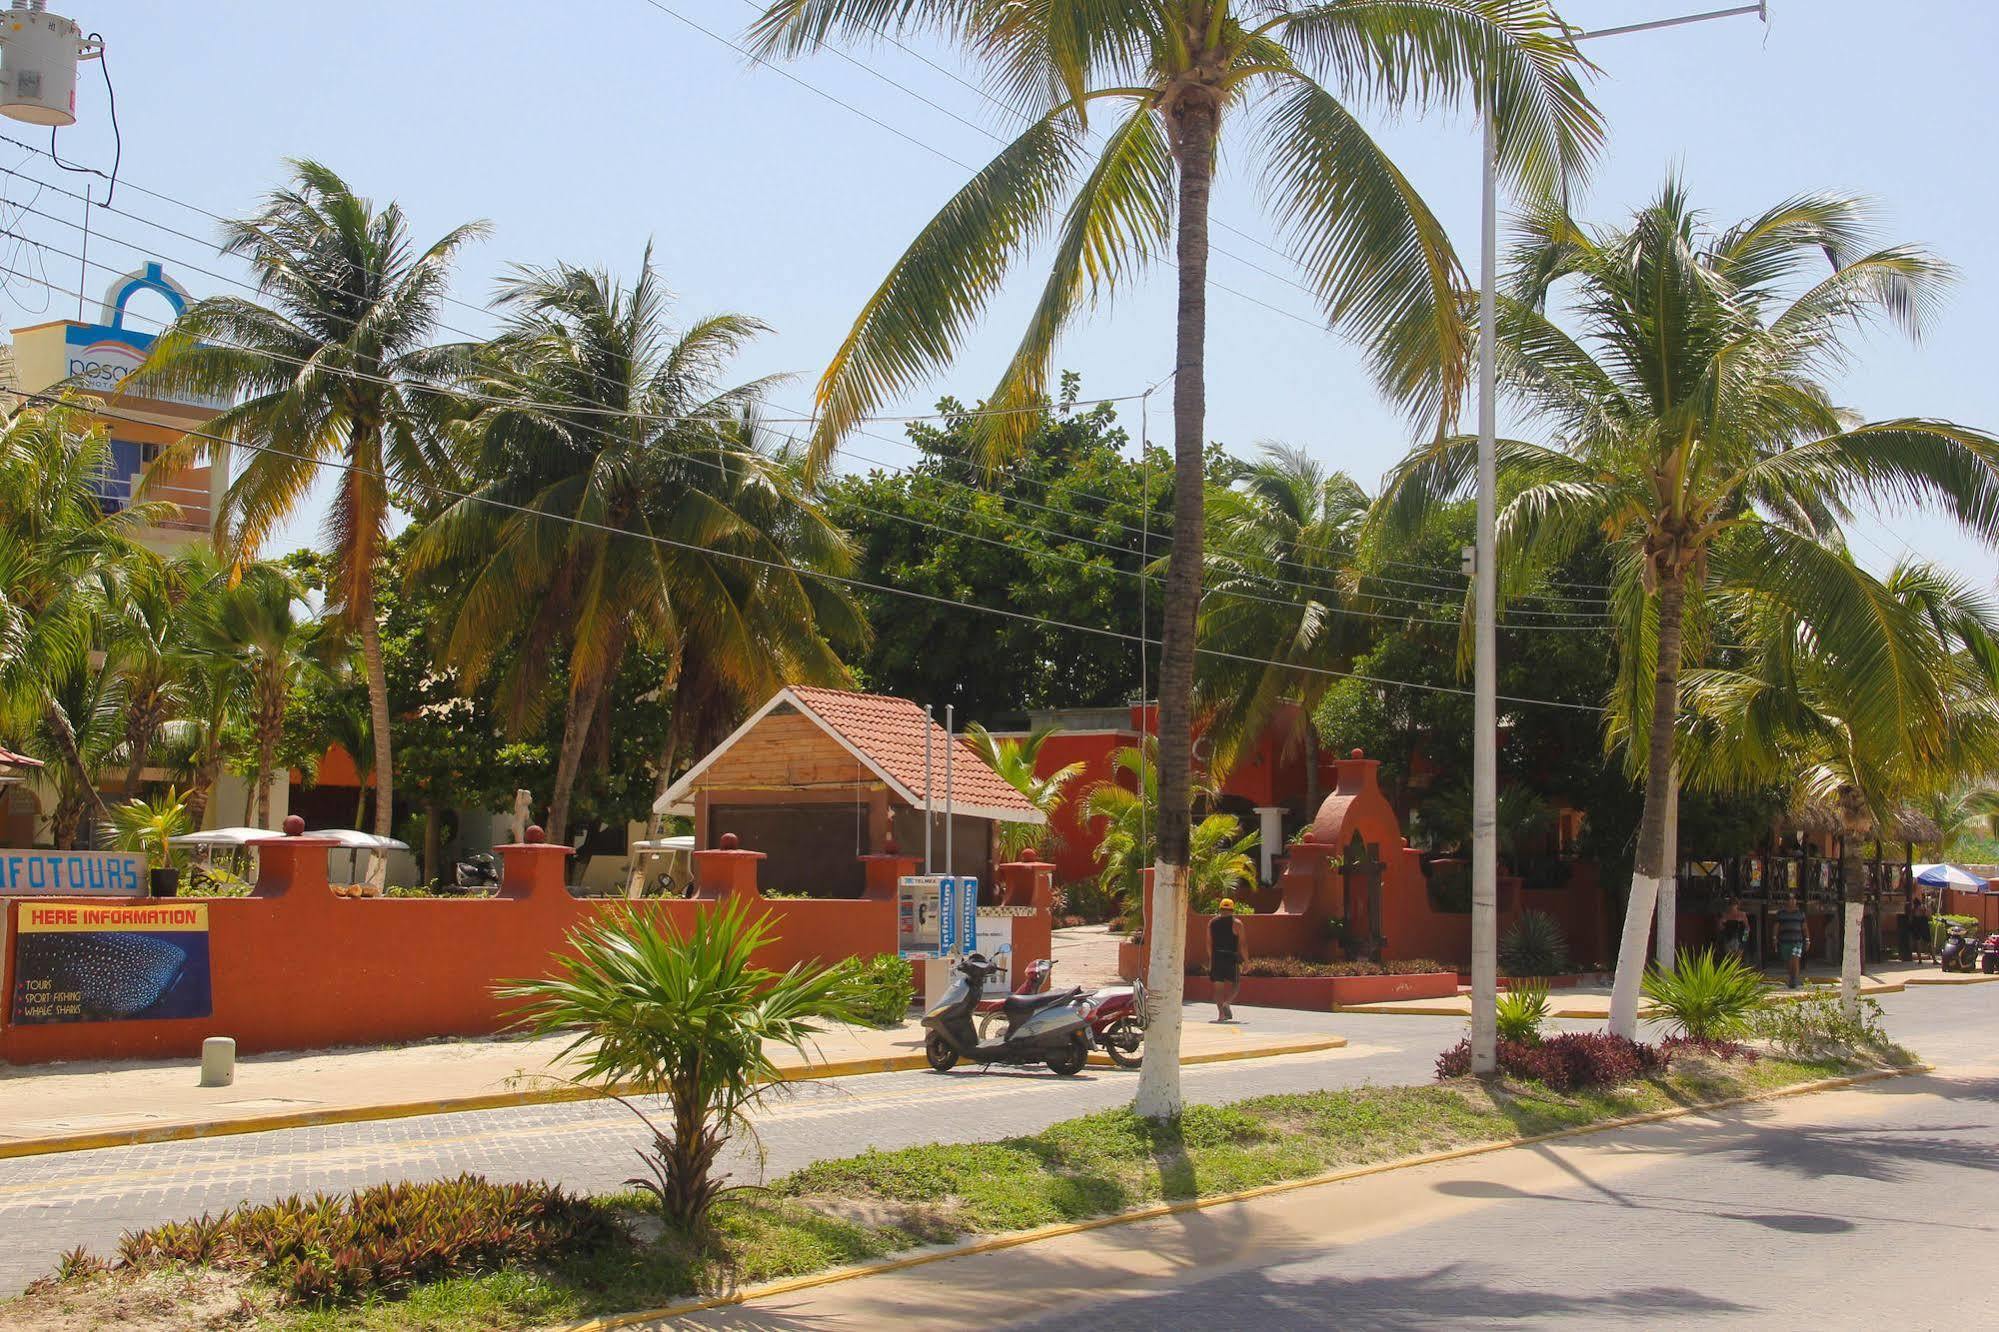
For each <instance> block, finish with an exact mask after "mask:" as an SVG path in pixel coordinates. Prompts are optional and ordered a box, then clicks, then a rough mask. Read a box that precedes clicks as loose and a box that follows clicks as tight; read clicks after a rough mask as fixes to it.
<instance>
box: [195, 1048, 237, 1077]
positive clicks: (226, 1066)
mask: <svg viewBox="0 0 1999 1332" xmlns="http://www.w3.org/2000/svg"><path fill="white" fill-rule="evenodd" d="M234 1081H236V1038H235V1037H233V1036H210V1037H209V1038H208V1039H207V1040H205V1041H203V1042H202V1043H201V1085H202V1086H204V1087H227V1086H228V1085H229V1084H230V1083H232V1082H234Z"/></svg>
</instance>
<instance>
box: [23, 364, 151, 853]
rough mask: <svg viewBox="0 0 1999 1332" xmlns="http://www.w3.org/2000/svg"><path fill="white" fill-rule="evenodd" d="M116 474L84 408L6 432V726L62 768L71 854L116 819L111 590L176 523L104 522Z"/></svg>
mask: <svg viewBox="0 0 1999 1332" xmlns="http://www.w3.org/2000/svg"><path fill="white" fill-rule="evenodd" d="M109 466H110V448H109V445H107V444H106V442H105V439H104V435H103V433H102V432H101V431H100V430H98V429H97V428H96V427H95V426H93V424H92V423H91V421H90V418H89V417H88V416H87V415H85V414H84V412H83V410H82V408H81V406H80V405H79V404H76V403H73V402H70V401H67V400H66V401H64V402H61V403H59V404H55V405H51V406H48V407H31V408H25V409H23V410H21V411H19V412H17V413H15V414H14V415H13V416H12V417H10V418H8V420H7V421H6V423H5V425H4V426H0V720H5V721H6V722H7V723H8V725H7V729H8V730H10V731H13V732H17V733H22V734H26V735H29V736H31V737H32V738H33V743H34V745H35V746H36V747H38V748H41V749H42V750H43V752H45V753H47V754H48V755H49V757H51V758H53V759H55V760H56V771H55V773H54V774H53V775H54V776H55V778H56V781H57V785H58V787H59V788H60V790H61V792H62V795H61V799H60V801H59V807H60V809H61V811H62V814H61V816H60V817H59V818H58V819H57V827H58V829H59V833H58V841H59V844H60V845H63V846H68V845H70V844H71V843H72V842H73V841H74V840H75V837H76V835H77V833H78V832H79V831H80V829H81V828H82V826H83V822H84V820H85V819H86V818H87V819H89V821H90V822H92V823H99V822H102V821H103V817H104V812H105V810H104V800H103V797H102V796H100V795H99V794H98V791H97V774H98V770H99V764H100V763H101V762H102V761H103V760H105V759H106V758H108V757H109V756H110V749H111V747H112V746H111V745H108V744H105V743H102V736H103V733H104V725H105V723H106V721H107V717H106V715H104V711H103V710H104V709H112V710H113V711H112V712H111V714H110V716H111V717H112V718H117V717H119V716H120V714H119V713H118V712H117V711H116V709H118V708H119V707H121V706H122V702H123V700H122V695H119V694H118V693H117V692H116V690H117V686H118V684H119V682H118V679H117V673H116V671H115V670H112V669H109V666H108V663H107V660H106V658H105V657H104V656H103V655H102V653H101V649H102V647H103V646H104V638H105V632H106V624H107V618H108V615H109V608H108V605H107V602H106V596H105V592H106V588H107V586H111V585H115V583H116V582H117V580H118V579H119V578H120V577H121V576H122V571H125V570H130V569H134V568H136V567H138V566H140V565H143V564H144V563H145V562H146V561H147V560H149V559H150V558H151V557H150V556H148V555H147V554H146V553H145V552H144V551H143V550H142V549H141V548H140V547H139V546H138V544H137V543H136V541H135V539H134V538H135V536H136V534H137V533H138V532H139V531H140V530H141V529H142V528H144V527H145V526H146V525H148V524H150V523H155V522H158V521H160V520H162V519H164V518H166V517H167V516H169V515H171V514H172V513H173V512H174V511H175V510H174V506H173V505H171V504H161V503H144V504H135V505H132V506H130V507H128V508H124V509H121V510H119V511H118V512H116V513H108V514H107V513H106V512H104V508H103V505H102V504H101V502H100V500H99V493H98V487H99V485H100V484H101V478H102V476H103V475H104V473H105V472H107V471H108V470H109ZM93 651H97V652H99V656H98V659H97V661H96V663H95V664H93V662H92V654H93ZM120 730H121V731H122V727H121V728H120Z"/></svg>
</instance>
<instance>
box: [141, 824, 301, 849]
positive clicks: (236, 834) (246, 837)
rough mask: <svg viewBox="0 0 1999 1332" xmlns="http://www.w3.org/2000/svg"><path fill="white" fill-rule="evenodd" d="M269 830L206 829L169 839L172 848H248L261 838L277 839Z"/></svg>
mask: <svg viewBox="0 0 1999 1332" xmlns="http://www.w3.org/2000/svg"><path fill="white" fill-rule="evenodd" d="M278 835H279V834H277V833H274V832H272V831H271V830H270V829H269V828H204V829H202V830H201V831H200V832H191V833H182V834H181V835H180V836H179V837H169V838H168V839H167V842H168V844H169V845H171V846H248V845H249V844H250V843H252V842H254V841H256V840H257V839H258V838H260V837H276V836H278Z"/></svg>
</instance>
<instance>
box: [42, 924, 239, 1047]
mask: <svg viewBox="0 0 1999 1332" xmlns="http://www.w3.org/2000/svg"><path fill="white" fill-rule="evenodd" d="M15 923H16V928H15V931H14V966H13V977H14V993H13V997H12V1003H11V1004H10V1005H9V1009H8V1017H9V1020H10V1021H12V1022H14V1023H16V1024H20V1025H27V1024H34V1023H50V1022H116V1021H129V1020H135V1019H146V1020H150V1019H154V1018H201V1017H207V1016H209V1012H210V1007H211V1003H210V993H209V978H208V906H207V904H206V903H198V902H146V903H117V904H113V903H97V902H24V903H22V904H21V905H20V907H19V914H18V916H17V917H16V922H15Z"/></svg>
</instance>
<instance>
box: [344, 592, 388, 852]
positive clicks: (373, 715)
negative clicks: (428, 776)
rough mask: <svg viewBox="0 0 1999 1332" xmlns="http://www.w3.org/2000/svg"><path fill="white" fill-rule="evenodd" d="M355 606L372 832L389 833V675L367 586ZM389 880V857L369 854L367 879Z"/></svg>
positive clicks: (373, 601)
mask: <svg viewBox="0 0 1999 1332" xmlns="http://www.w3.org/2000/svg"><path fill="white" fill-rule="evenodd" d="M359 600H360V603H361V604H360V605H358V606H356V607H355V608H354V610H355V618H356V620H357V621H358V627H359V628H360V630H361V657H362V660H363V661H365V662H366V663H367V667H368V716H369V718H370V721H369V726H370V729H371V730H373V731H374V739H375V836H377V837H388V836H390V835H391V834H390V829H391V828H392V827H393V826H394V824H395V815H396V799H395V778H394V769H393V768H392V767H391V760H390V755H389V676H388V672H386V671H385V670H383V669H382V626H380V625H379V624H377V623H375V597H374V594H373V592H372V590H369V589H366V588H365V587H364V590H363V591H362V593H361V595H360V598H359ZM388 881H389V858H388V856H387V855H385V854H381V853H377V854H374V855H371V856H370V857H369V858H368V882H369V883H371V884H374V885H375V886H376V887H377V888H380V887H383V886H385V885H386V884H387V883H388Z"/></svg>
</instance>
